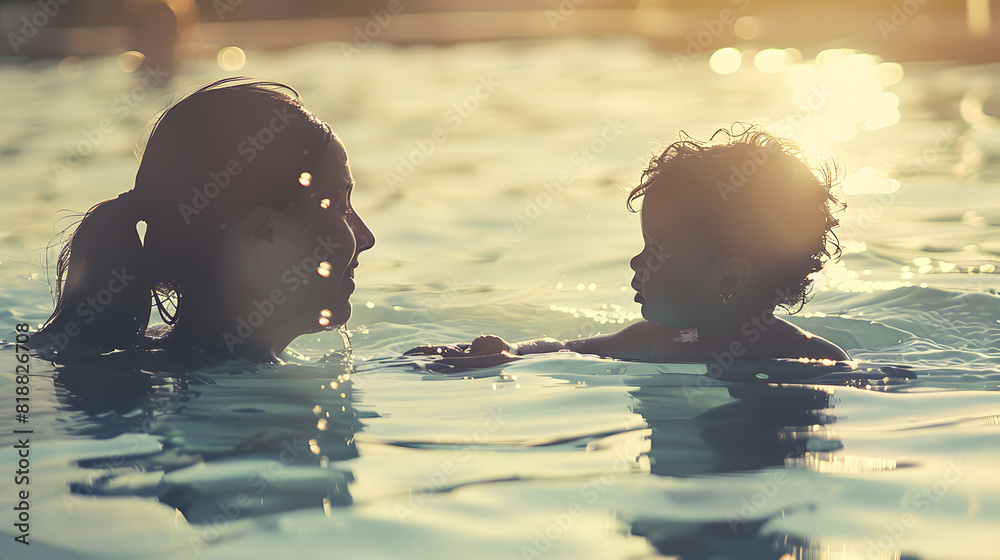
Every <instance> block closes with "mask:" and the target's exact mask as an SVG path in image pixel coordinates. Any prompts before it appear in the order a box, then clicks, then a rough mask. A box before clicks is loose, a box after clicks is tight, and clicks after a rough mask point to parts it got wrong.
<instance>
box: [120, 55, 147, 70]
mask: <svg viewBox="0 0 1000 560" xmlns="http://www.w3.org/2000/svg"><path fill="white" fill-rule="evenodd" d="M144 60H146V56H145V55H144V54H142V53H141V52H139V51H125V52H123V53H122V54H120V55H118V69H119V70H121V71H122V72H125V73H126V74H131V73H132V72H135V71H136V70H138V69H139V67H140V66H142V62H143V61H144Z"/></svg>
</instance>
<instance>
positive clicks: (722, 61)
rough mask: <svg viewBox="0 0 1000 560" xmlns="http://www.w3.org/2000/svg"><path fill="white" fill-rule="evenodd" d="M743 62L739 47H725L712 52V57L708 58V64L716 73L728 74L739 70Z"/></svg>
mask: <svg viewBox="0 0 1000 560" xmlns="http://www.w3.org/2000/svg"><path fill="white" fill-rule="evenodd" d="M742 62H743V56H742V55H741V54H740V51H739V49H735V48H733V47H725V48H721V49H719V50H717V51H715V52H714V53H712V56H711V58H709V59H708V66H709V68H711V69H712V71H713V72H715V73H716V74H722V75H726V74H732V73H733V72H736V71H737V70H739V69H740V64H742Z"/></svg>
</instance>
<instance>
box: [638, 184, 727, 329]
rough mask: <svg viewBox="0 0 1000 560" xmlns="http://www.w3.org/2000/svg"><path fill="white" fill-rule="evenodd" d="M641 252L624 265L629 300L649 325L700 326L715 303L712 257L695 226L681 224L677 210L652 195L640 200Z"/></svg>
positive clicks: (714, 255)
mask: <svg viewBox="0 0 1000 560" xmlns="http://www.w3.org/2000/svg"><path fill="white" fill-rule="evenodd" d="M640 215H641V219H642V237H643V240H644V243H645V246H644V247H643V250H642V252H640V253H639V254H638V255H636V256H635V257H634V258H633V259H632V261H631V262H630V266H631V267H632V270H634V271H635V276H634V277H633V278H632V288H634V289H635V291H636V296H635V301H637V302H638V303H639V304H641V305H642V316H643V317H644V318H645V319H646V320H647V321H650V322H653V323H659V324H661V325H665V326H668V327H674V328H690V327H695V326H698V325H699V324H702V323H703V322H704V320H705V316H706V313H710V312H711V309H713V308H714V307H715V306H717V305H718V303H719V296H718V294H717V293H716V292H717V287H716V286H715V283H714V282H713V281H712V280H711V279H712V278H714V275H713V274H712V272H713V271H714V268H715V267H714V264H715V263H716V262H717V261H718V255H716V254H715V253H714V252H712V251H711V250H709V249H708V244H707V242H706V241H705V237H704V234H703V233H702V232H701V231H700V230H698V229H697V226H694V225H687V224H688V220H686V219H685V218H686V216H684V215H683V211H682V210H681V208H680V206H679V205H674V204H668V201H667V200H665V196H664V195H662V194H658V193H656V192H649V193H647V194H646V195H645V197H644V200H643V205H642V212H641V214H640Z"/></svg>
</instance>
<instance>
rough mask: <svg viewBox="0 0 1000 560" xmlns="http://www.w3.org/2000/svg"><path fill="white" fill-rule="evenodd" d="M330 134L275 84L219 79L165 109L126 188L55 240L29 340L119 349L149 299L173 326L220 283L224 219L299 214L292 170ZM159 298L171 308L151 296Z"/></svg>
mask: <svg viewBox="0 0 1000 560" xmlns="http://www.w3.org/2000/svg"><path fill="white" fill-rule="evenodd" d="M332 138H333V133H332V132H331V130H330V127H329V126H328V125H327V124H326V123H324V122H323V121H321V120H319V119H318V118H316V117H315V116H314V115H313V114H312V113H310V112H309V111H307V110H306V109H305V108H304V107H303V106H302V103H301V101H300V98H299V95H298V93H297V92H296V91H295V90H294V89H292V88H290V87H288V86H286V85H283V84H280V83H275V82H248V81H246V79H245V78H230V79H226V80H220V81H217V82H214V83H211V84H208V85H207V86H204V87H202V88H200V89H198V90H197V91H195V92H194V93H192V94H190V95H188V96H187V97H185V98H184V99H182V100H181V101H179V102H177V103H176V104H174V105H173V106H172V107H170V108H169V109H167V110H166V111H165V112H164V113H163V114H162V115H161V116H160V117H159V119H158V120H157V121H156V124H155V125H154V126H153V129H152V132H151V133H150V136H149V140H148V141H147V143H146V146H145V149H144V150H143V153H142V155H141V161H140V165H139V170H138V172H137V173H136V177H135V186H134V188H133V189H132V190H129V191H126V192H124V193H122V194H121V195H119V196H118V197H117V198H113V199H109V200H105V201H103V202H100V203H98V204H97V205H95V206H94V207H93V208H91V209H90V210H89V211H88V212H87V213H86V214H85V215H84V216H83V219H82V220H81V221H80V222H79V224H78V226H77V228H76V230H75V231H74V232H73V235H72V237H71V238H70V240H69V242H67V243H66V245H65V246H64V247H63V249H62V251H61V253H60V255H59V260H58V262H57V265H56V290H55V296H56V305H55V310H54V311H53V313H52V316H51V317H49V319H48V321H47V322H46V323H45V325H43V327H42V329H41V330H40V331H39V333H37V334H36V335H35V337H34V339H35V340H38V341H40V344H38V345H39V346H45V345H51V344H54V345H55V347H56V348H57V349H60V350H61V349H63V348H66V347H67V346H72V347H76V348H93V349H96V350H98V351H103V352H106V351H109V350H114V349H122V348H129V347H130V346H132V345H133V344H135V342H136V341H137V340H139V338H138V337H139V335H142V334H143V333H145V331H146V328H147V326H148V323H149V317H150V312H151V309H152V306H153V301H155V302H156V304H157V307H159V308H160V313H161V316H162V317H163V319H164V321H165V322H168V323H171V324H173V323H176V322H180V321H184V320H185V309H184V305H183V301H184V296H191V295H199V296H201V297H211V294H212V293H215V292H213V290H215V291H218V290H221V289H224V287H223V286H221V285H219V282H221V278H222V277H223V276H222V274H220V273H221V272H222V266H223V258H222V240H223V236H222V232H223V230H224V229H225V228H226V226H227V225H228V224H235V223H237V221H238V220H239V219H240V218H242V217H243V216H245V215H246V212H247V211H248V210H250V209H251V208H253V207H255V206H258V205H265V206H268V207H271V208H273V209H275V210H276V211H279V212H282V213H284V214H286V215H294V216H301V215H303V214H304V213H305V208H306V202H308V197H310V196H315V195H314V194H312V193H310V191H309V189H303V188H302V185H300V183H299V180H300V176H301V174H302V173H303V172H312V171H314V169H315V167H316V165H317V164H318V162H319V160H320V158H321V156H322V155H323V152H324V150H325V149H326V147H327V145H328V144H329V143H330V142H331V139H332ZM140 221H143V222H145V223H146V232H145V236H144V240H140V237H139V233H138V231H137V229H136V228H137V224H138V222H140ZM168 296H172V299H173V300H174V301H175V305H176V307H175V309H174V313H173V314H171V313H170V312H168V311H167V307H169V306H167V305H165V304H163V303H162V300H163V299H164V298H167V297H168Z"/></svg>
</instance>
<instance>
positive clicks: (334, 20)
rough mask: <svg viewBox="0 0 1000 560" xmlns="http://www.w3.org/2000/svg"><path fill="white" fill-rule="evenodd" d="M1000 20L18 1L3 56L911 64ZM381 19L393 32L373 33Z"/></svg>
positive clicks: (511, 6)
mask: <svg viewBox="0 0 1000 560" xmlns="http://www.w3.org/2000/svg"><path fill="white" fill-rule="evenodd" d="M726 9H728V10H729V11H730V13H729V15H728V16H727V15H726V14H724V13H722V12H721V11H722V10H726ZM998 12H1000V9H998V3H997V2H996V0H993V1H991V0H951V1H943V0H874V1H869V0H866V1H862V0H838V1H834V0H818V1H811V2H795V1H787V0H732V1H720V0H713V1H700V0H476V1H466V2H462V1H459V0H422V1H417V2H412V1H411V0H395V1H386V0H349V1H339V2H319V1H315V0H292V1H283V2H276V1H269V0H211V1H209V0H201V1H195V0H170V1H157V0H37V1H34V2H30V1H11V0H5V1H4V2H0V24H2V28H3V31H4V35H6V36H8V39H9V40H8V41H6V42H5V44H4V45H3V47H2V50H0V54H6V55H11V54H17V55H22V56H70V55H74V56H81V55H95V54H109V53H116V52H123V51H128V50H136V51H139V52H142V53H144V54H145V55H146V56H155V57H157V58H170V57H177V58H179V59H184V58H192V57H199V56H200V57H202V58H205V57H206V56H209V55H210V54H211V52H210V51H211V50H212V49H213V48H214V49H215V50H216V52H217V51H218V48H220V47H225V46H238V47H241V48H252V49H281V48H289V47H295V46H300V45H304V44H309V43H316V42H327V41H345V42H351V41H354V40H355V39H357V38H359V37H360V38H362V39H374V40H379V41H388V42H393V43H430V44H449V43H456V42H461V41H479V40H493V39H512V38H544V37H556V36H565V35H587V36H603V35H616V34H626V35H636V36H640V37H644V38H647V39H649V40H650V41H653V42H654V43H656V44H657V45H659V46H661V47H663V48H666V49H672V50H676V51H684V50H685V49H687V48H689V47H691V46H692V45H694V46H695V47H697V48H705V47H707V46H708V45H707V41H706V40H705V38H706V37H708V36H709V35H706V33H708V34H710V35H711V38H712V43H715V42H716V41H720V42H724V43H726V44H728V45H729V46H735V47H737V48H740V49H741V50H745V49H759V48H762V47H767V46H776V45H779V46H786V47H789V46H794V47H796V48H798V49H800V50H801V51H802V52H803V53H805V54H806V56H809V55H810V54H814V53H815V51H816V50H817V49H820V48H829V47H850V48H858V49H862V50H865V51H866V52H871V53H873V54H878V55H880V56H884V57H887V58H891V59H894V60H899V61H907V60H962V61H979V62H982V61H990V60H996V59H997V57H1000V48H998V47H1000V38H998V37H1000V35H998V33H997V31H996V27H997V22H998V15H997V13H998ZM381 13H384V14H386V15H391V16H393V19H394V20H395V21H394V23H393V25H385V24H378V19H377V18H376V23H377V24H378V25H372V23H371V20H372V19H373V16H376V15H379V14H381ZM570 15H572V17H569V16H570ZM366 26H367V27H366ZM11 34H14V35H20V36H21V37H22V38H23V41H19V40H18V39H16V38H14V37H13V36H12V35H11ZM699 34H701V38H699V37H698V35H699ZM692 38H694V42H690V40H691V39H692Z"/></svg>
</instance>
